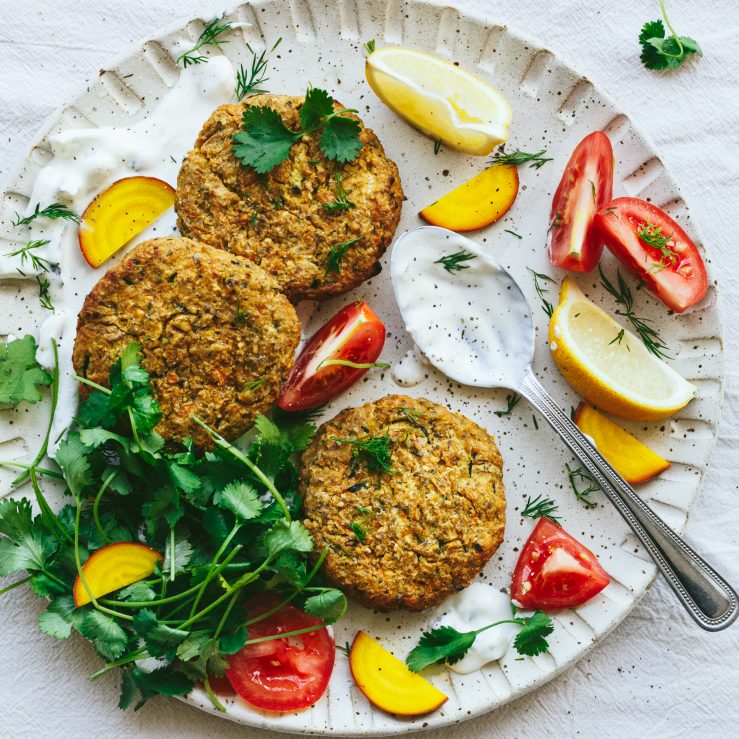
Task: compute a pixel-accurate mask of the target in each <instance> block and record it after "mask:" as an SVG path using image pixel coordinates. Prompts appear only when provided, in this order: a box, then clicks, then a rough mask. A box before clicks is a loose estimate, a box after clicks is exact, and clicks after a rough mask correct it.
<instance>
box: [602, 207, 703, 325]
mask: <svg viewBox="0 0 739 739" xmlns="http://www.w3.org/2000/svg"><path fill="white" fill-rule="evenodd" d="M594 225H595V229H596V231H597V233H598V236H599V240H600V242H601V243H603V244H605V245H606V246H607V247H608V248H609V249H610V250H611V252H613V254H614V255H615V256H616V258H617V259H618V260H619V261H620V262H622V263H623V264H624V266H625V267H626V268H627V269H629V270H631V272H633V273H634V274H636V275H638V276H639V277H640V278H641V279H642V280H644V282H646V284H647V287H648V288H649V289H650V290H651V291H652V292H653V293H655V294H656V295H657V297H658V298H659V299H660V300H661V301H662V302H663V303H664V304H665V305H666V306H667V307H668V308H672V310H674V311H676V312H677V313H682V312H683V311H684V310H686V309H687V308H689V307H690V306H691V305H695V304H696V303H697V302H698V301H699V300H701V299H702V298H703V296H704V295H705V294H706V291H707V290H708V275H707V273H706V265H705V264H704V263H703V259H702V258H701V255H700V252H699V251H698V248H697V247H696V245H695V244H694V243H693V242H692V240H691V239H690V237H689V236H688V235H687V234H686V233H685V231H683V229H682V228H680V226H679V225H678V224H677V223H676V222H675V221H674V220H673V219H672V218H670V216H669V215H667V213H665V212H664V211H663V210H662V209H661V208H658V207H657V206H656V205H652V204H651V203H648V202H647V201H646V200H640V199H639V198H616V199H615V200H612V201H611V202H610V203H607V204H606V205H605V206H604V207H603V208H602V209H601V210H600V211H598V213H597V214H596V216H595V222H594Z"/></svg>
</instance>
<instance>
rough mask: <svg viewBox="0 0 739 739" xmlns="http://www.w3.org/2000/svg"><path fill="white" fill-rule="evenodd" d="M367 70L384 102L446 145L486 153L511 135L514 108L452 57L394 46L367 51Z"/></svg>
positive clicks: (370, 80)
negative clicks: (509, 128)
mask: <svg viewBox="0 0 739 739" xmlns="http://www.w3.org/2000/svg"><path fill="white" fill-rule="evenodd" d="M366 74H367V81H368V82H369V84H370V87H371V88H372V89H373V91H374V92H375V94H376V95H377V96H378V97H379V98H380V100H382V102H383V103H385V105H387V106H388V107H389V108H390V109H391V110H393V111H394V112H395V113H397V114H398V115H399V116H401V117H402V118H405V120H406V121H408V123H410V124H411V125H412V126H415V127H416V128H418V129H419V130H420V131H422V132H423V133H425V134H426V135H427V136H430V137H431V138H433V139H440V140H441V141H442V143H444V144H446V145H447V146H450V147H452V148H454V149H457V150H459V151H463V152H466V153H467V154H475V155H478V156H484V155H486V154H489V153H490V152H491V151H492V150H493V148H495V147H496V146H497V145H498V144H500V143H502V142H504V141H505V140H506V139H507V138H508V127H509V126H510V123H511V118H512V116H513V113H512V111H511V106H510V105H508V103H507V102H506V100H505V98H504V97H503V96H502V95H501V94H500V93H499V92H498V91H497V90H496V89H494V88H493V87H490V85H488V84H486V83H485V82H483V81H482V80H481V79H479V78H478V77H475V76H474V75H473V74H470V73H469V72H466V71H465V70H464V69H461V68H460V67H455V66H454V65H453V64H450V63H449V62H446V61H444V60H442V59H437V58H436V57H434V56H431V55H429V54H423V53H421V52H419V51H412V50H410V49H402V48H397V47H392V46H389V47H385V48H382V49H377V50H376V51H374V52H373V53H372V54H370V55H369V56H368V57H367V63H366Z"/></svg>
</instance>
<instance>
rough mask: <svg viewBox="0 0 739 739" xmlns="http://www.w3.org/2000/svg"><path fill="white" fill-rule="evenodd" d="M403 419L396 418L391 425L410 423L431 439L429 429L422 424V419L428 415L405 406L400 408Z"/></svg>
mask: <svg viewBox="0 0 739 739" xmlns="http://www.w3.org/2000/svg"><path fill="white" fill-rule="evenodd" d="M398 411H399V412H400V415H401V418H396V419H395V420H394V421H391V422H390V423H408V424H410V425H411V426H413V427H415V428H417V429H418V430H419V431H420V432H421V433H422V434H423V435H424V436H425V437H426V438H427V439H428V438H429V432H428V429H427V428H426V427H425V426H424V425H423V424H422V423H421V421H420V419H421V418H426V414H425V413H422V412H421V411H417V410H414V409H413V408H406V407H405V406H404V405H401V406H398Z"/></svg>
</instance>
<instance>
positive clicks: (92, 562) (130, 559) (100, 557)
mask: <svg viewBox="0 0 739 739" xmlns="http://www.w3.org/2000/svg"><path fill="white" fill-rule="evenodd" d="M162 559H163V557H162V555H161V554H160V553H159V552H157V551H156V549H152V548H151V547H147V546H146V544H139V543H138V542H134V541H124V542H117V543H116V544H108V546H105V547H103V548H102V549H98V550H97V551H96V552H94V553H93V554H92V555H91V556H90V558H89V559H88V560H87V562H85V564H84V565H82V576H83V577H84V582H83V581H82V578H81V577H80V576H79V575H77V579H76V580H75V581H74V590H73V595H74V604H75V606H77V608H79V607H80V606H84V605H86V604H87V603H90V602H91V598H90V593H92V595H93V597H94V598H96V599H97V598H101V597H102V596H104V595H107V594H108V593H112V592H113V591H114V590H120V588H125V587H126V586H127V585H131V584H132V583H135V582H138V581H139V580H143V579H144V578H145V577H149V575H151V574H152V572H154V567H155V565H156V563H157V562H160V561H161V560H162ZM85 585H87V587H85ZM88 588H89V592H88Z"/></svg>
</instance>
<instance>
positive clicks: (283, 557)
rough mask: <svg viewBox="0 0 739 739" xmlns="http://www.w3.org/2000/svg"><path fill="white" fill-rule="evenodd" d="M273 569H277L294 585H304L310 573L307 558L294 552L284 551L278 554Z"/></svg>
mask: <svg viewBox="0 0 739 739" xmlns="http://www.w3.org/2000/svg"><path fill="white" fill-rule="evenodd" d="M272 569H274V570H276V571H277V572H278V574H279V575H280V576H282V577H283V578H284V579H285V580H286V581H287V582H288V583H289V584H290V585H292V586H293V587H301V586H303V585H304V584H305V580H306V577H307V575H308V572H307V570H306V568H305V560H304V559H302V558H301V557H298V556H296V555H295V554H294V553H293V552H282V553H281V554H279V555H277V557H276V558H275V561H274V563H273V564H272Z"/></svg>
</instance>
